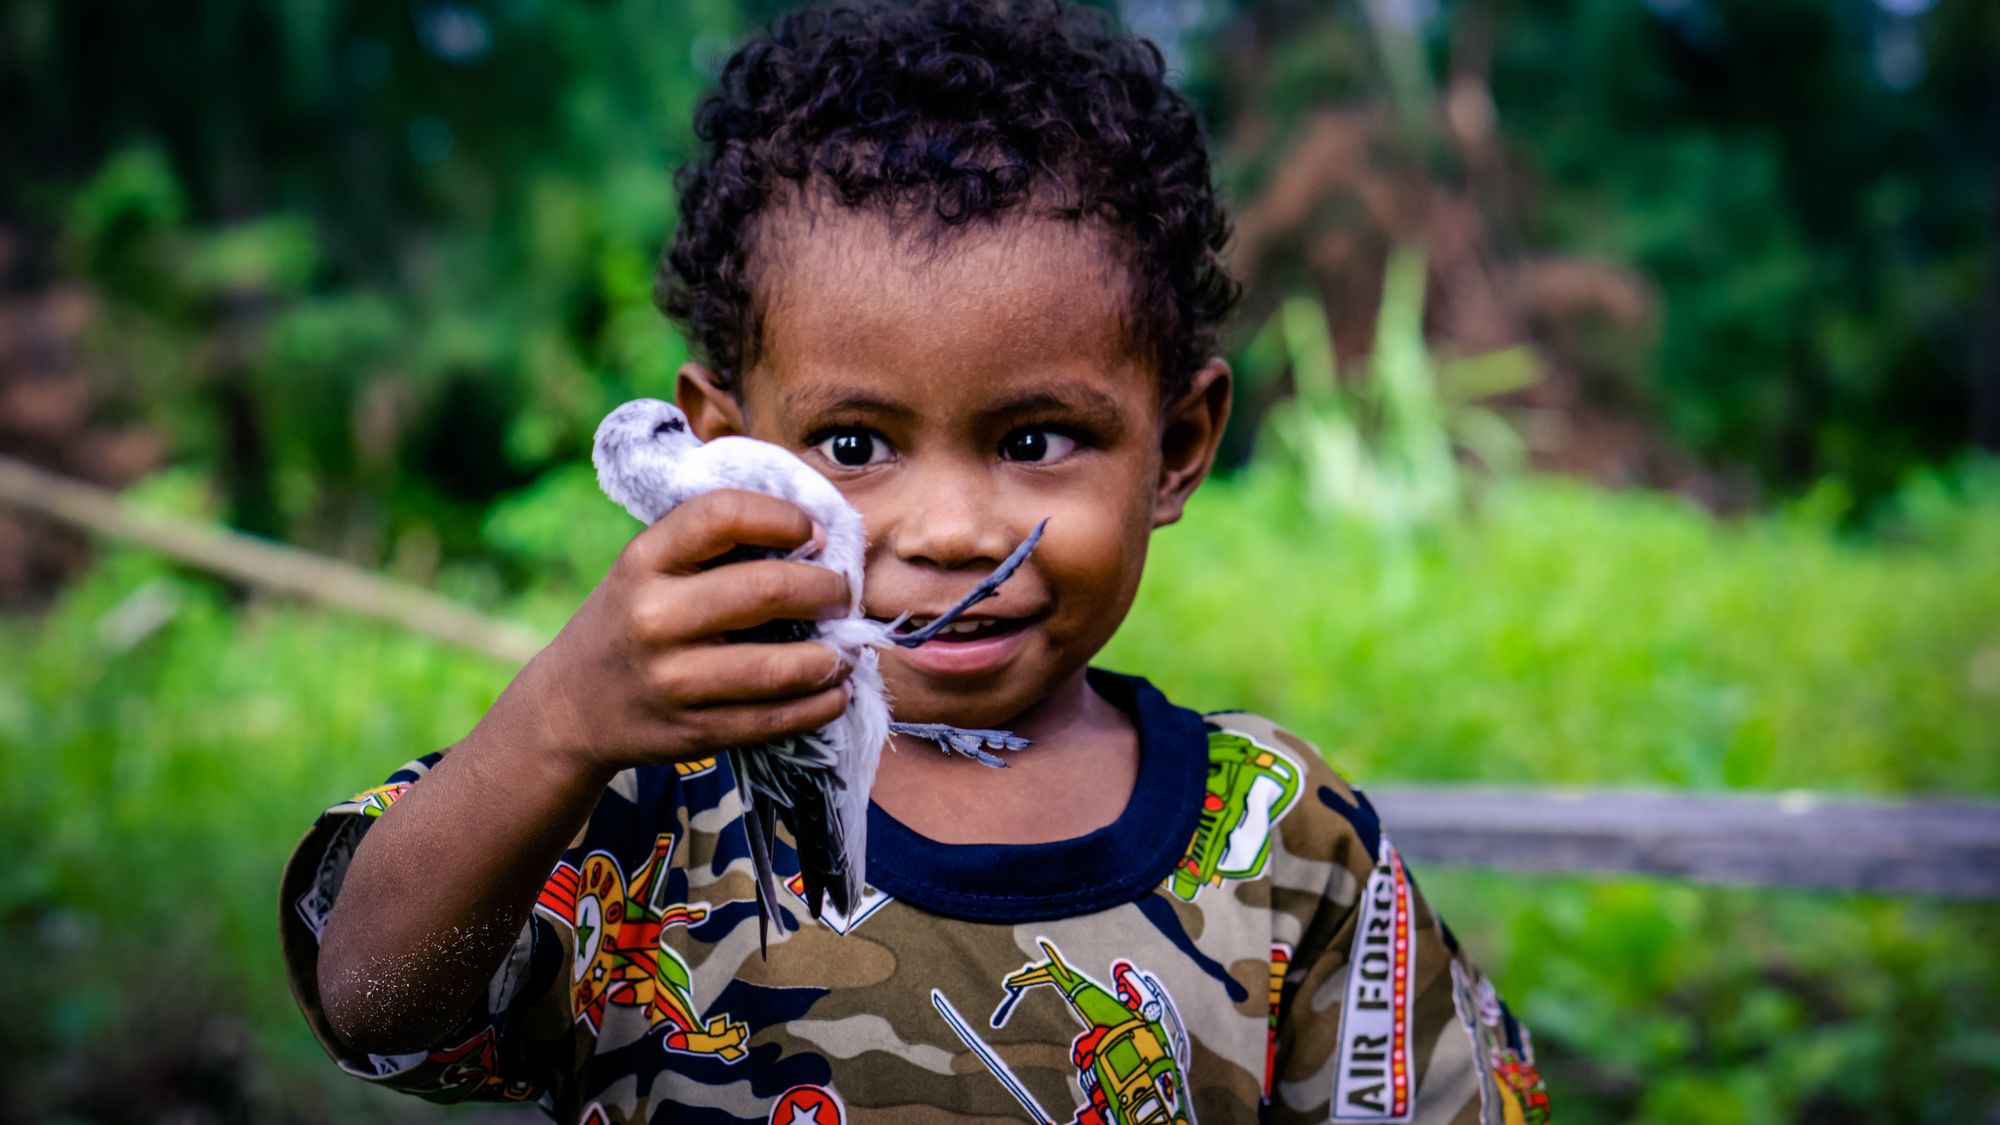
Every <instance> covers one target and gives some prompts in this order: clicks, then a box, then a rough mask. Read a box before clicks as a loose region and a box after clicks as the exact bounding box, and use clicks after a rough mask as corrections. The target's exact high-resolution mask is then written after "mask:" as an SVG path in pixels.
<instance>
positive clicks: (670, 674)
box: [650, 641, 847, 707]
mask: <svg viewBox="0 0 2000 1125" xmlns="http://www.w3.org/2000/svg"><path fill="white" fill-rule="evenodd" d="M846 675H847V668H846V666H845V665H844V664H842V663H841V660H840V657H838V656H836V655H834V653H833V650H832V649H829V648H827V647H826V646H825V645H823V644H820V643H819V642H817V641H797V642H794V643H791V644H776V645H763V644H742V645H706V646H704V647H702V648H698V649H694V650H692V651H688V652H682V653H678V654H676V655H675V656H674V658H673V659H672V660H663V661H661V662H660V664H659V666H658V668H657V669H656V670H655V672H654V673H653V675H652V676H651V677H650V678H651V680H652V685H653V687H654V689H655V690H657V691H659V692H660V698H661V699H663V700H672V701H673V703H674V705H676V706H679V707H713V706H733V705H736V704H741V703H761V702H768V701H770V700H782V699H794V698H797V697H799V696H805V695H811V694H813V693H814V692H818V691H823V690H825V689H826V688H829V687H832V686H834V685H835V684H837V683H839V682H840V680H841V679H842V678H844V677H845V676H846Z"/></svg>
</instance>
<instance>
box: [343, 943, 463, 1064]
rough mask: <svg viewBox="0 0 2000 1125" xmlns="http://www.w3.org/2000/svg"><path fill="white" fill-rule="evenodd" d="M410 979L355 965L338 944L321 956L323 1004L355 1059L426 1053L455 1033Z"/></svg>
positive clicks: (397, 972)
mask: <svg viewBox="0 0 2000 1125" xmlns="http://www.w3.org/2000/svg"><path fill="white" fill-rule="evenodd" d="M412 983H413V981H412V980H411V974H410V973H409V972H408V971H406V970H402V969H397V968H395V967H385V966H384V965H383V964H382V963H381V962H379V961H378V962H376V963H374V964H372V965H355V964H352V963H349V962H348V961H347V960H346V959H345V958H343V957H341V956H340V955H339V950H338V948H337V947H336V946H334V945H321V946H320V951H319V1001H320V1009H321V1010H322V1011H323V1012H325V1013H326V1022H327V1026H328V1027H329V1028H331V1029H332V1031H333V1034H334V1036H335V1037H336V1038H338V1039H339V1040H340V1042H341V1044H342V1045H343V1046H345V1047H347V1048H348V1049H349V1050H350V1051H353V1052H355V1053H357V1054H368V1055H400V1054H407V1053H409V1052H412V1051H422V1050H428V1049H430V1048H432V1047H435V1046H436V1045H437V1044H438V1041H439V1040H441V1039H442V1038H443V1037H444V1035H445V1034H446V1033H447V1032H449V1031H450V1030H451V1024H452V1022H453V1021H452V1020H450V1019H448V1018H446V1019H440V1018H439V1017H438V1012H439V1010H440V1006H439V1005H434V1004H426V1003H424V1002H423V1000H422V998H421V997H419V996H418V995H417V994H416V990H415V989H413V988H412V987H411V985H412Z"/></svg>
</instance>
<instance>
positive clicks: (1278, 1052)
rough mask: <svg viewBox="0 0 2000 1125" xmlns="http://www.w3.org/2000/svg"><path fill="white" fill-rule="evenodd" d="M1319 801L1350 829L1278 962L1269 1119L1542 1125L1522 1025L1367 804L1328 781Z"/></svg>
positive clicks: (1542, 1095)
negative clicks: (1313, 906) (1316, 899)
mask: <svg viewBox="0 0 2000 1125" xmlns="http://www.w3.org/2000/svg"><path fill="white" fill-rule="evenodd" d="M1320 796H1321V801H1322V804H1323V805H1324V806H1326V807H1327V808H1329V809H1331V810H1332V811H1333V812H1335V813H1336V814H1337V815H1338V817H1339V818H1340V819H1341V820H1344V821H1345V822H1346V826H1347V832H1346V833H1344V834H1343V835H1342V836H1341V837H1340V838H1339V839H1337V840H1336V842H1335V843H1334V845H1333V847H1332V855H1331V858H1332V860H1333V862H1332V864H1331V865H1330V867H1329V869H1328V871H1327V883H1326V890H1325V894H1324V895H1323V896H1322V898H1321V901H1320V905H1319V907H1318V908H1317V910H1316V911H1315V913H1314V915H1313V917H1312V918H1311V920H1310V921H1309V922H1308V924H1307V925H1306V927H1305V929H1304V932H1303V933H1302V934H1301V936H1300V939H1299V943H1298V948H1297V949H1296V950H1295V951H1283V950H1279V951H1276V952H1275V953H1274V958H1275V957H1283V958H1286V959H1287V961H1288V963H1287V964H1286V965H1285V966H1284V968H1283V974H1282V975H1283V983H1282V984H1281V985H1280V986H1279V988H1278V989H1277V996H1276V998H1275V999H1276V1002H1277V1011H1276V1013H1275V1017H1274V1018H1275V1021H1276V1022H1275V1028H1274V1030H1275V1032H1276V1035H1275V1040H1276V1042H1275V1057H1274V1059H1273V1063H1272V1066H1273V1071H1274V1073H1273V1083H1272V1091H1271V1093H1272V1097H1271V1102H1270V1108H1271V1113H1270V1114H1269V1115H1268V1116H1269V1119H1270V1120H1272V1121H1275V1122H1286V1123H1294V1122H1315V1123H1323V1122H1329V1121H1334V1122H1391V1121H1393V1122H1416V1123H1421V1125H1447V1123H1451V1125H1464V1123H1479V1125H1546V1122H1548V1120H1549V1100H1548V1095H1547V1093H1546V1092H1545V1091H1544V1090H1543V1088H1542V1083H1541V1079H1540V1077H1539V1076H1538V1075H1537V1073H1536V1070H1535V1058H1534V1048H1533V1046H1532V1043H1531V1041H1530V1039H1529V1037H1528V1032H1527V1029H1526V1028H1524V1027H1522V1026H1521V1025H1520V1024H1519V1023H1518V1022H1517V1021H1516V1020H1515V1019H1514V1017H1513V1016H1512V1015H1511V1014H1510V1013H1509V1012H1508V1011H1507V1007H1506V1005H1505V1004H1503V1003H1501V1002H1500V999H1499V997H1498V996H1497V995H1496V994H1495V993H1494V990H1493V986H1492V984H1491V983H1490V982H1488V981H1487V979H1486V978H1485V977H1484V976H1483V975H1481V973H1480V972H1479V970H1478V969H1477V968H1476V967H1475V966H1474V965H1473V964H1472V962H1471V960H1470V959H1469V958H1468V957H1467V956H1466V955H1465V952H1464V951H1463V950H1462V949H1460V948H1459V945H1458V942H1457V940H1456V939H1455V938H1454V937H1453V936H1452V934H1451V930H1450V929H1449V928H1448V927H1447V926H1445V924H1444V922H1443V920H1442V919H1440V918H1439V917H1438V916H1437V913H1436V912H1435V911H1434V910H1432V909H1431V906H1430V904H1429V903H1428V902H1426V901H1425V900H1424V897H1423V895H1422V894H1420V893H1419V892H1418V890H1417V885H1416V882H1415V880H1414V879H1413V878H1412V876H1411V874H1410V870H1409V867H1408V866H1407V864H1405V862H1404V860H1403V857H1402V854H1401V853H1400V852H1399V851H1397V849H1396V846H1395V844H1394V842H1393V841H1392V839H1391V838H1390V836H1389V834H1388V833H1387V832H1386V831H1384V830H1383V829H1382V826H1381V823H1380V821H1379V819H1378V818H1377V817H1376V815H1375V811H1374V808H1373V807H1372V806H1371V805H1369V803H1368V800H1367V798H1366V797H1363V796H1362V795H1361V794H1360V793H1359V792H1358V791H1356V790H1354V789H1351V788H1349V787H1348V786H1347V785H1346V784H1345V783H1343V782H1341V781H1340V780H1339V779H1338V778H1337V777H1331V778H1329V779H1328V780H1327V781H1326V783H1325V784H1324V785H1323V786H1322V787H1321V789H1320ZM1274 975H1277V974H1275V973H1274Z"/></svg>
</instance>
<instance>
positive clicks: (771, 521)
mask: <svg viewBox="0 0 2000 1125" xmlns="http://www.w3.org/2000/svg"><path fill="white" fill-rule="evenodd" d="M812 534H813V522H812V519H811V518H810V517H808V516H807V515H806V514H805V512H803V511H801V510H800V509H799V506H798V505H796V504H794V503H792V502H791V501H789V500H780V499H778V498H777V497H775V496H765V495H763V494H762V493H758V492H744V491H742V490H741V489H735V488H725V489H720V490H717V491H715V492H704V493H702V494H701V495H699V496H696V497H694V498H693V499H691V500H689V501H687V502H686V503H684V504H682V505H681V506H680V507H678V508H675V509H674V510H673V511H671V512H668V513H667V514H666V515H665V516H662V517H661V518H660V519H659V521H658V522H656V523H654V524H653V525H652V526H651V527H649V528H647V529H645V530H644V531H641V532H640V533H639V534H638V535H636V536H633V538H632V544H631V546H630V547H629V548H627V551H628V553H629V555H630V556H631V558H632V561H634V562H636V563H638V564H640V565H641V566H644V567H646V568H647V569H649V570H655V571H660V572H662V573H666V574H693V573H695V572H696V571H698V570H700V569H701V565H702V564H703V563H705V562H708V561H709V560H710V559H714V558H717V557H720V556H722V555H725V554H727V553H729V550H730V549H731V548H732V547H736V546H751V547H774V548H776V549H778V550H780V551H790V550H792V549H794V548H796V547H798V546H799V545H800V544H802V543H808V542H811V540H812Z"/></svg>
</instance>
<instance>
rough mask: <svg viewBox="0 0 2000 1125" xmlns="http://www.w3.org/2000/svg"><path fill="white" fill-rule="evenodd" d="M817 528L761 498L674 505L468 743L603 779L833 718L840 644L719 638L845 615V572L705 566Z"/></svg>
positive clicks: (741, 495) (629, 549)
mask: <svg viewBox="0 0 2000 1125" xmlns="http://www.w3.org/2000/svg"><path fill="white" fill-rule="evenodd" d="M813 533H814V528H813V523H812V521H811V520H810V519H809V518H808V517H807V516H806V514H805V513H804V512H802V511H800V510H799V508H798V507H797V506H795V505H793V504H791V503H788V502H786V501H784V500H779V499H777V498H775V497H771V496H764V495H761V494H758V493H754V492H742V491H736V490H723V491H716V492H708V493H703V494H701V495H699V496H696V497H694V498H693V499H691V500H688V501H687V502H686V503H683V504H681V505H680V506H679V507H677V508H675V509H674V510H673V511H671V512H668V513H667V514H666V515H665V516H662V517H661V518H660V519H659V521H658V522H656V523H654V524H653V525H652V526H651V527H648V528H646V529H645V530H643V531H641V532H639V534H637V535H635V536H633V537H632V541H631V542H630V543H628V544H626V546H625V549H624V550H623V551H621V552H620V553H619V555H618V559H617V561H616V562H614V563H612V565H611V569H610V571H609V572H608V573H607V574H606V575H605V576H604V579H603V581H601V582H599V583H598V584H597V588H596V589H595V590H593V591H591V593H590V597H589V598H587V599H585V601H584V603H583V605H582V606H581V607H580V608H579V609H578V610H577V611H576V613H575V615H574V616H572V617H571V618H570V619H569V623H568V624H567V625H565V626H563V630H562V632H561V633H560V634H558V635H557V636H556V639H555V640H553V641H551V642H550V643H549V645H548V647H547V648H544V649H543V650H542V651H541V652H540V653H539V654H537V655H536V656H535V658H534V659H533V660H531V661H529V662H528V664H527V666H526V667H524V668H523V669H522V670H521V672H520V674H519V675H518V676H516V677H515V678H514V682H513V683H511V684H510V685H508V687H507V690H506V691H505V692H503V693H502V694H501V696H500V698H499V699H498V700H497V701H495V702H494V705H493V707H492V709H491V710H489V711H488V712H487V715H486V718H485V719H483V720H481V722H480V724H479V727H480V729H479V730H476V731H475V732H474V737H483V738H501V739H504V740H505V741H507V742H509V743H512V744H514V745H515V746H516V748H520V749H529V750H530V751H531V752H532V753H535V754H536V755H537V756H538V757H539V756H542V755H558V756H560V757H561V758H562V759H563V760H564V761H566V762H569V763H573V764H575V765H576V766H578V767H579V768H582V769H584V770H586V771H589V772H591V773H593V774H597V775H601V776H602V777H603V778H604V780H606V781H608V780H609V778H610V776H611V775H612V774H614V773H616V772H617V771H618V770H621V769H625V768H627V767H630V766H638V765H645V764H648V763H655V762H675V761H693V760H696V759H700V758H706V757H709V756H711V755H714V754H716V753H718V752H720V751H723V750H728V749H731V748H734V747H739V746H752V745H756V744H758V743H761V742H766V741H769V740H771V739H772V738H775V737H777V736H780V735H786V734H797V733H801V732H804V731H810V730H815V729H817V728H819V727H822V726H825V725H826V724H828V723H830V722H832V721H833V720H834V719H836V718H838V717H839V716H840V714H841V712H842V711H844V710H845V709H846V707H847V696H848V686H847V682H846V677H847V671H848V669H847V668H846V667H845V666H844V665H843V664H842V662H841V661H840V659H839V658H838V657H837V656H835V655H834V653H833V652H832V650H831V649H829V648H828V647H827V646H826V645H823V644H820V643H819V642H817V641H797V642H791V643H785V644H732V643H729V642H728V641H726V640H725V639H724V634H725V633H728V632H731V631H734V630H738V629H746V628H750V627H753V626H756V625H761V624H763V623H765V622H767V621H783V620H820V619H825V618H828V617H836V616H839V615H841V614H843V613H845V612H847V609H848V606H849V604H850V603H849V593H848V587H847V581H846V579H845V578H843V577H841V576H840V575H839V574H836V573H835V572H833V571H831V570H827V569H826V568H824V567H818V566H813V565H810V564H808V563H802V562H791V561H786V560H782V559H770V560H756V561H749V562H737V563H731V564H729V565H727V566H720V567H716V568H714V569H711V570H704V569H702V567H703V564H704V563H707V562H709V561H710V560H713V559H715V558H717V557H719V556H721V555H723V554H726V553H727V552H728V551H730V550H731V549H732V548H734V547H736V546H738V545H744V546H754V547H775V548H777V549H779V550H783V551H789V550H792V549H794V548H797V547H799V546H801V545H803V544H805V543H808V542H810V541H811V540H812V538H813ZM496 728H497V729H496ZM524 744H525V745H524ZM544 760H545V761H546V759H544Z"/></svg>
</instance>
